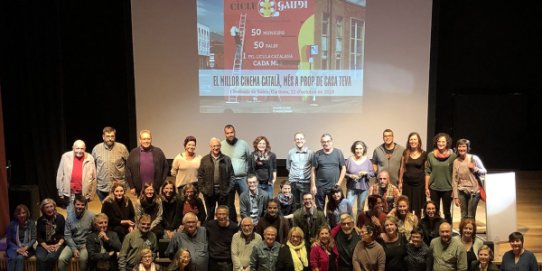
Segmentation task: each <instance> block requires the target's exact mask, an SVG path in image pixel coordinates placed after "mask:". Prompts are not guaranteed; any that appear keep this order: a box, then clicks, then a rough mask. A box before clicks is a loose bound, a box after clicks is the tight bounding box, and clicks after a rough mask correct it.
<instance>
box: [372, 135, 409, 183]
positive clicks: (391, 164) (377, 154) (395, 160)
mask: <svg viewBox="0 0 542 271" xmlns="http://www.w3.org/2000/svg"><path fill="white" fill-rule="evenodd" d="M382 137H383V139H384V143H383V144H382V145H380V146H378V147H377V148H376V149H375V150H374V152H373V159H372V160H373V166H374V171H375V172H376V174H379V173H380V172H381V171H382V170H387V171H388V172H389V174H390V178H391V183H392V184H393V185H395V186H397V184H398V180H399V168H400V167H401V157H402V155H403V152H404V151H405V148H404V147H403V146H401V145H399V144H397V143H395V142H394V141H393V131H392V130H391V129H386V130H384V132H383V133H382Z"/></svg>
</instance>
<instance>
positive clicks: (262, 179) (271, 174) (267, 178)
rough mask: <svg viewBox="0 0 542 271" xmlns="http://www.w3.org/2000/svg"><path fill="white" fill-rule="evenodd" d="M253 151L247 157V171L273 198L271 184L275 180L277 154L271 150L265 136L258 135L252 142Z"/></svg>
mask: <svg viewBox="0 0 542 271" xmlns="http://www.w3.org/2000/svg"><path fill="white" fill-rule="evenodd" d="M252 146H253V147H254V151H253V152H252V154H251V155H250V157H249V159H248V173H249V174H254V175H256V177H257V178H258V183H259V187H260V188H261V189H262V190H264V191H266V192H267V195H268V196H269V198H273V185H274V184H275V181H276V180H277V156H276V155H275V154H274V153H272V152H271V145H270V144H269V140H268V139H267V137H265V136H258V137H256V139H254V142H252Z"/></svg>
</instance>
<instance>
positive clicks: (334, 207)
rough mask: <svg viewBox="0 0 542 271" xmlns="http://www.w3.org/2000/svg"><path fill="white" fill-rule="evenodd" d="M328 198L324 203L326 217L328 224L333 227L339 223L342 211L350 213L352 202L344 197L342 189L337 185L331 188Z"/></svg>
mask: <svg viewBox="0 0 542 271" xmlns="http://www.w3.org/2000/svg"><path fill="white" fill-rule="evenodd" d="M329 198H330V200H329V201H328V203H327V205H326V217H327V222H328V224H329V226H330V227H331V228H333V227H335V225H337V223H339V220H340V216H341V214H342V213H348V214H352V204H351V203H350V201H348V200H347V199H346V198H344V194H343V190H342V189H341V188H340V187H339V186H335V187H333V189H331V191H330V192H329Z"/></svg>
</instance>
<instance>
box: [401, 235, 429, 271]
mask: <svg viewBox="0 0 542 271" xmlns="http://www.w3.org/2000/svg"><path fill="white" fill-rule="evenodd" d="M423 238H424V237H423V231H422V230H421V229H420V228H419V227H417V228H414V229H413V230H412V232H411V233H410V242H409V243H408V244H407V246H406V253H407V256H406V257H405V262H406V267H407V270H408V271H431V270H432V268H433V266H432V265H431V261H432V259H431V257H432V252H431V251H430V250H429V247H428V246H427V244H425V243H424V242H423Z"/></svg>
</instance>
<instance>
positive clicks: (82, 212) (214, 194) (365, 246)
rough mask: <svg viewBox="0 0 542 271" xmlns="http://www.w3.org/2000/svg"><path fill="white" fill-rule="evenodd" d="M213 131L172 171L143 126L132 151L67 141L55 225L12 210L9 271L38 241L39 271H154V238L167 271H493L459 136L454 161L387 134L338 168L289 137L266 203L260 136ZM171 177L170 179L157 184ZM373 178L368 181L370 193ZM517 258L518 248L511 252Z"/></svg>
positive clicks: (335, 158) (300, 137)
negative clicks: (163, 242) (281, 171)
mask: <svg viewBox="0 0 542 271" xmlns="http://www.w3.org/2000/svg"><path fill="white" fill-rule="evenodd" d="M224 135H225V140H220V139H218V138H211V140H210V141H209V148H210V152H209V154H207V155H205V156H201V155H198V154H196V152H195V149H196V138H195V137H193V136H188V137H186V139H185V140H184V151H183V152H181V153H179V154H178V155H177V156H176V157H175V159H174V161H173V164H172V166H171V168H170V167H169V165H168V163H167V160H166V158H165V155H164V153H163V152H162V150H161V149H160V148H158V147H155V146H153V145H152V136H151V132H150V131H149V130H142V131H141V132H140V134H139V143H140V145H139V146H138V147H136V148H134V149H133V150H131V151H130V152H128V150H127V149H126V147H125V146H124V145H123V144H121V143H119V142H116V140H115V138H116V131H115V129H113V128H111V127H105V128H104V130H103V134H102V138H103V143H100V144H98V145H96V146H95V147H94V149H93V151H92V154H89V153H86V152H85V144H84V142H83V141H82V140H77V141H75V142H74V144H73V150H72V151H69V152H66V153H65V154H64V155H63V156H62V159H61V162H60V165H59V169H58V175H57V189H58V196H59V200H61V201H63V202H66V203H67V205H68V208H67V213H68V215H67V217H66V220H64V217H63V216H62V215H61V214H59V213H57V212H56V203H55V201H53V200H52V199H45V200H43V201H42V203H41V205H40V207H41V211H42V217H40V219H39V220H38V221H37V230H36V229H34V230H33V232H34V235H32V229H31V228H32V225H31V224H32V223H30V222H29V221H31V220H30V219H29V212H28V208H26V210H23V211H21V210H22V209H25V208H23V207H21V208H19V209H17V210H16V214H15V218H16V219H15V221H14V222H13V223H12V224H13V225H14V227H16V231H15V233H14V235H12V236H11V238H12V239H13V242H10V244H11V245H10V247H11V248H14V247H15V248H16V250H14V252H13V253H12V254H11V255H10V254H9V253H8V257H9V267H10V270H22V260H24V258H26V257H28V256H30V255H32V253H33V252H32V251H33V250H32V246H28V244H29V243H30V242H31V243H32V244H33V243H34V242H35V240H36V232H37V241H38V245H37V249H36V252H35V254H36V257H37V262H38V268H45V269H43V270H49V268H52V265H53V264H54V263H55V262H57V261H58V268H59V269H60V270H66V268H67V266H68V263H69V261H70V260H71V259H72V257H75V258H77V259H78V260H79V267H80V269H81V270H110V269H112V270H117V269H119V270H122V271H124V270H158V269H160V266H159V265H156V264H155V263H153V259H154V258H155V257H156V256H157V255H156V253H157V251H158V240H160V239H168V240H170V241H169V245H168V248H167V250H166V251H165V252H164V254H165V255H160V256H161V257H162V256H165V257H169V258H171V259H172V264H171V265H170V266H169V268H168V269H171V270H234V269H235V270H467V268H469V270H491V269H487V266H488V263H489V261H487V259H489V258H490V257H485V258H484V257H481V256H480V255H479V254H480V251H481V248H480V246H478V245H474V244H477V243H476V242H475V241H476V240H477V239H476V238H475V235H476V233H475V228H476V225H475V223H474V221H475V220H474V218H475V215H476V206H477V204H478V200H479V199H480V196H479V193H480V188H481V187H482V184H481V183H480V180H481V179H483V175H484V174H485V173H486V170H485V168H484V166H483V164H482V162H481V160H480V159H479V158H478V157H477V156H475V155H471V154H469V153H468V152H469V151H470V142H469V141H468V140H466V139H460V140H458V142H457V145H456V148H457V154H456V153H455V152H454V151H453V150H452V149H451V144H452V142H451V138H450V137H449V135H447V134H444V133H439V134H437V135H436V136H435V138H434V149H433V150H432V151H431V152H426V151H424V150H423V149H422V147H421V146H422V141H421V138H420V136H419V134H418V133H411V134H410V135H409V136H408V141H407V147H406V148H405V147H402V146H400V145H399V144H397V143H395V142H394V140H393V137H394V136H393V131H391V130H390V129H386V130H385V131H384V132H383V141H384V143H383V144H382V145H380V146H378V147H377V148H376V149H375V150H374V153H373V157H372V158H369V157H368V156H367V146H366V144H365V143H364V142H363V141H355V142H354V143H353V144H352V147H351V152H352V155H351V156H350V157H348V158H347V159H345V158H344V155H343V153H342V152H341V150H339V149H337V148H334V147H333V138H332V136H331V135H330V134H328V133H325V134H323V135H322V136H321V138H320V143H321V145H322V149H320V150H318V151H312V150H310V149H309V148H308V147H307V146H306V145H305V137H304V134H303V133H301V132H298V133H296V134H295V135H294V142H295V147H294V148H292V149H291V150H290V151H289V152H288V155H287V159H286V168H287V170H288V171H289V176H288V180H287V181H285V182H282V183H281V184H280V192H279V193H278V194H277V195H275V196H274V195H273V189H274V185H275V182H276V180H277V163H276V155H275V154H274V153H273V152H271V145H270V143H269V140H268V139H267V138H266V137H265V136H259V137H257V138H256V139H255V140H254V141H253V150H250V147H249V144H248V143H247V142H246V141H244V140H242V139H239V138H237V137H236V131H235V128H234V127H233V126H232V125H226V126H225V127H224ZM168 174H171V175H172V176H174V177H175V181H171V180H166V177H167V176H168ZM374 177H377V183H375V184H374V185H370V182H369V181H370V179H371V178H374ZM481 177H482V178H481ZM343 183H344V184H345V185H346V188H347V193H346V197H345V194H344V193H343V190H342V186H343ZM95 193H97V194H98V197H99V199H100V200H101V201H102V209H101V213H99V214H96V215H94V214H93V213H92V212H90V211H88V210H87V208H86V206H87V203H88V201H89V200H91V199H93V198H94V194H95ZM127 193H131V194H132V195H134V196H136V197H137V198H136V200H134V202H132V200H131V199H130V197H128V195H127ZM236 193H237V194H238V197H239V204H238V205H239V210H240V212H239V215H238V214H237V210H236V204H235V197H236ZM200 194H201V195H202V197H203V201H202V200H201V199H200V196H199V195H200ZM367 197H368V204H367V205H368V210H367V211H365V210H364V206H365V200H366V198H367ZM440 201H442V204H443V206H444V210H443V211H444V216H445V218H444V219H442V218H441V217H440V212H439V206H440ZM452 201H453V202H454V203H455V204H456V205H458V206H460V207H461V216H462V221H463V222H465V221H471V223H470V224H468V225H470V228H469V226H468V225H467V226H466V228H467V229H471V230H470V231H469V230H467V231H466V232H467V234H462V236H468V235H469V234H470V236H471V237H470V239H469V238H461V239H459V240H457V239H456V238H451V226H450V225H451V214H450V207H451V203H452ZM356 202H357V204H356V205H354V204H355V203H356ZM353 206H356V207H357V213H354V210H353ZM422 210H423V211H422ZM21 212H22V213H26V218H24V219H23V220H21V219H22V218H20V215H19V213H21ZM422 212H423V216H422ZM239 216H240V218H241V220H240V222H238V217H239ZM21 221H24V223H23V222H21ZM463 222H462V223H463ZM34 225H35V224H34ZM472 228H474V231H473V230H472ZM19 229H21V230H23V229H24V233H22V232H21V231H19ZM27 230H28V232H27ZM515 234H516V233H515ZM511 236H512V235H511ZM32 238H34V239H32ZM511 238H512V237H511ZM514 238H515V239H514V240H516V239H518V235H517V234H516V235H514ZM522 238H523V237H521V244H522V243H523V239H522ZM32 240H34V241H33V242H32ZM511 243H512V241H511ZM461 244H463V245H461ZM469 244H470V246H469ZM450 246H451V247H450ZM512 247H513V248H514V246H512ZM23 248H24V249H23ZM451 248H453V249H451ZM473 248H474V249H473ZM484 251H486V252H485V253H487V254H488V255H490V254H491V250H489V251H488V250H484ZM513 251H514V249H513ZM531 254H532V253H531ZM473 255H474V257H473ZM520 255H529V252H528V251H526V250H524V249H523V248H521V254H520ZM521 257H524V256H521ZM525 257H527V256H525ZM533 257H534V255H533ZM483 259H486V260H485V262H484V260H483ZM477 261H478V262H477ZM525 261H527V260H525ZM534 262H535V263H536V259H534ZM531 263H532V261H531V260H529V264H531ZM515 264H516V265H517V264H519V263H518V262H517V261H516V263H515ZM471 266H472V268H474V269H470V267H471ZM475 266H477V267H475ZM502 266H507V265H505V264H504V262H503V265H502ZM476 268H482V269H476ZM39 270H42V269H39ZM503 270H509V269H503ZM510 270H512V269H510ZM521 270H523V269H521Z"/></svg>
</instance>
